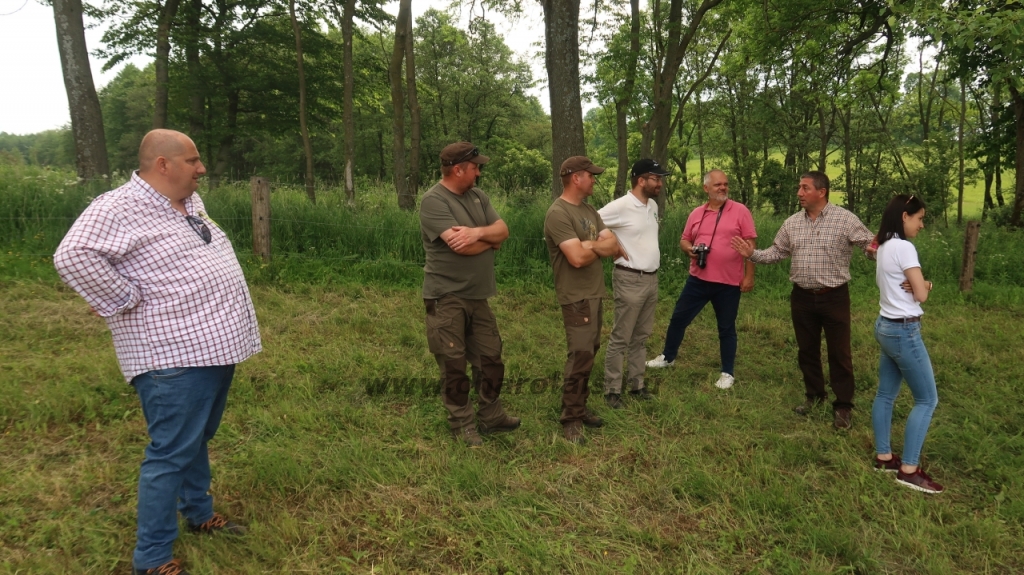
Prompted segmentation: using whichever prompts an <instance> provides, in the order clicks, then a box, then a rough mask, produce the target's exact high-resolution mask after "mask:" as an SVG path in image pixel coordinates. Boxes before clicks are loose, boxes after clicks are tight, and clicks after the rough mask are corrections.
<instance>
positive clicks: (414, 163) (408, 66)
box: [399, 0, 420, 204]
mask: <svg viewBox="0 0 1024 575" xmlns="http://www.w3.org/2000/svg"><path fill="white" fill-rule="evenodd" d="M401 5H404V6H405V7H406V11H407V12H409V15H408V16H407V17H406V19H405V90H406V94H407V96H408V98H409V195H410V197H411V198H412V202H413V204H415V202H416V196H417V194H419V180H420V102H419V99H418V98H417V96H416V59H415V57H414V55H413V37H412V0H402V2H401ZM399 9H401V8H399Z"/></svg>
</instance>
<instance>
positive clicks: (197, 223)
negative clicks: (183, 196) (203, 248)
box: [185, 216, 213, 244]
mask: <svg viewBox="0 0 1024 575" xmlns="http://www.w3.org/2000/svg"><path fill="white" fill-rule="evenodd" d="M185 220H187V221H188V224H189V225H190V226H192V229H193V230H195V232H196V233H197V234H199V237H201V238H203V241H204V242H206V243H207V244H209V243H210V242H212V241H213V235H211V234H210V228H208V227H206V224H205V223H203V220H201V219H199V218H197V217H195V216H185Z"/></svg>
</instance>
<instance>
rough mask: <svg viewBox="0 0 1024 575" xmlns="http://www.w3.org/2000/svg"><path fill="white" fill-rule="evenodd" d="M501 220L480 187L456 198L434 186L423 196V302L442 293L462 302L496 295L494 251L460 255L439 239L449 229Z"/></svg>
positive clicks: (477, 225) (482, 225)
mask: <svg viewBox="0 0 1024 575" xmlns="http://www.w3.org/2000/svg"><path fill="white" fill-rule="evenodd" d="M500 219H501V218H500V217H499V216H498V212H496V211H494V207H492V206H491V200H490V199H489V198H488V197H487V194H485V193H483V191H481V190H480V189H479V188H472V189H470V190H469V191H467V192H466V193H465V194H462V195H459V194H456V193H453V192H451V191H450V190H449V189H448V188H446V187H444V186H442V185H441V184H440V183H437V184H435V185H434V187H432V188H430V190H429V191H427V193H425V194H423V200H422V201H421V202H420V236H421V238H422V239H423V251H424V252H426V265H424V266H423V297H424V298H425V299H436V298H440V297H441V296H443V295H445V294H452V295H455V296H458V297H461V298H463V299H487V298H489V297H491V296H493V295H495V294H496V293H497V292H498V289H497V286H496V285H495V281H494V250H484V251H483V252H482V253H479V254H477V255H475V256H463V255H459V254H457V253H455V252H454V251H452V249H451V248H449V247H448V244H446V243H445V241H444V240H442V239H441V233H443V232H444V231H445V230H448V229H451V228H452V226H466V227H471V228H481V227H484V226H489V225H491V224H493V223H494V222H496V221H498V220H500Z"/></svg>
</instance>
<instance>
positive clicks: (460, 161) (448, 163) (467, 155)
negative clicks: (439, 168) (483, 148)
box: [443, 148, 480, 166]
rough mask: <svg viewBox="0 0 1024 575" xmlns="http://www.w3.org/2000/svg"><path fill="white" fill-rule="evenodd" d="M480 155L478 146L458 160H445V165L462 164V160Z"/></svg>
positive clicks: (465, 160) (468, 159)
mask: <svg viewBox="0 0 1024 575" xmlns="http://www.w3.org/2000/svg"><path fill="white" fill-rule="evenodd" d="M479 155H480V150H479V149H478V148H473V149H472V150H470V151H468V152H466V154H465V155H464V156H462V157H461V158H459V159H457V160H452V161H451V162H443V165H445V166H455V165H458V164H461V163H462V162H468V161H470V160H472V159H473V158H475V157H477V156H479Z"/></svg>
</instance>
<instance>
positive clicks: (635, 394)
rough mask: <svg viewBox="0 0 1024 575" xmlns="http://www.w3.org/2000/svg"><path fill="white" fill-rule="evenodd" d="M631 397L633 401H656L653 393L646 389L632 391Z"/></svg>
mask: <svg viewBox="0 0 1024 575" xmlns="http://www.w3.org/2000/svg"><path fill="white" fill-rule="evenodd" d="M629 396H630V397H632V398H633V399H640V400H643V401H650V400H652V399H654V396H653V395H651V392H649V391H647V388H646V387H641V388H640V389H632V390H630V392H629Z"/></svg>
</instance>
